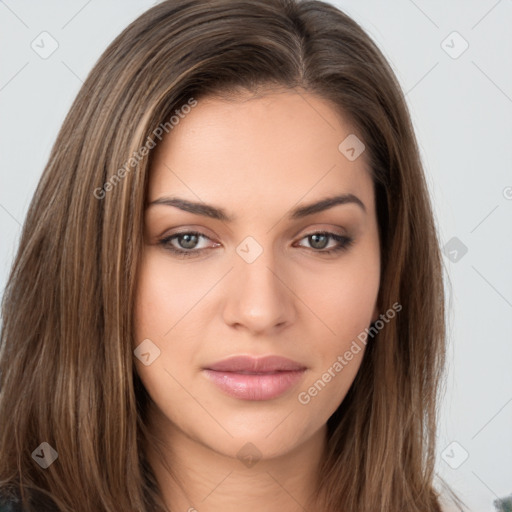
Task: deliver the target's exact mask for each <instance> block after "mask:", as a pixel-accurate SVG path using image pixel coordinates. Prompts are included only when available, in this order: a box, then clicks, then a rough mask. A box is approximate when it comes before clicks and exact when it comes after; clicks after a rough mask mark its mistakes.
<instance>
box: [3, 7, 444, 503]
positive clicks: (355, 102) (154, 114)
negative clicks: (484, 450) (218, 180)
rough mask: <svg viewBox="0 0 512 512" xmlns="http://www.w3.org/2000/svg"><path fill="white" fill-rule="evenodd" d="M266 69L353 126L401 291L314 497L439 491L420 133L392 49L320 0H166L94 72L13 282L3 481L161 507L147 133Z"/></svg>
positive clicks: (65, 497) (438, 277)
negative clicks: (148, 339)
mask: <svg viewBox="0 0 512 512" xmlns="http://www.w3.org/2000/svg"><path fill="white" fill-rule="evenodd" d="M273 86H284V87H286V88H289V89H290V90H295V91H297V92H298V91H299V90H301V89H302V90H307V91H308V92H312V93H315V94H317V95H319V96H320V97H322V98H324V99H325V100H328V101H330V102H331V104H332V105H333V108H336V109H337V110H338V112H339V113H340V115H343V116H345V118H346V119H349V120H350V121H351V122H352V123H353V125H354V126H355V127H356V128H357V130H358V132H357V133H359V134H360V137H361V138H362V140H363V141H364V144H365V145H366V151H367V155H368V156H369V158H370V162H371V172H372V177H373V181H374V187H375V193H376V204H377V214H378V222H379V231H380V238H381V248H382V251H381V254H382V263H381V264H382V269H381V275H382V278H381V286H380V292H379V298H378V305H379V308H380V310H381V311H385V310H386V309H388V308H389V307H390V306H391V305H392V304H395V303H399V304H400V305H401V306H402V308H403V309H402V311H401V312H400V314H398V315H397V316H396V318H394V319H393V321H391V322H389V323H388V325H386V328H385V329H382V330H381V331H380V332H379V333H378V334H377V335H376V336H375V337H374V338H373V339H371V340H370V341H369V343H368V345H367V349H366V352H365V355H364V359H363V362H362V365H361V368H360V370H359V372H358V374H357V376H356V379H355V381H354V383H353V385H352V387H351V388H350V390H349V393H348V395H347V396H346V398H345V399H344V401H343V403H342V404H341V405H340V407H339V409H338V410H337V411H336V412H335V413H334V414H333V416H332V417H331V418H330V419H329V421H328V450H327V453H326V454H325V457H324V459H323V465H322V467H321V468H320V478H319V481H320V482H321V484H322V485H321V486H320V487H319V489H318V503H321V504H322V507H323V508H322V510H328V511H340V510H350V511H354V512H355V511H358V512H369V511H371V512H378V511H381V512H384V511H385V512H396V511H402V510H407V511H408V512H420V511H421V512H438V511H440V510H441V508H440V502H439V496H438V491H437V490H436V489H435V485H434V477H435V471H434V465H435V449H436V444H435V432H436V420H437V418H436V411H437V406H438V400H439V392H440V389H441V387H440V386H441V384H442V377H443V368H444V358H445V336H446V334H445V324H444V322H445V318H444V311H445V304H444V296H443V293H444V292H443V279H442V260H441V256H440V250H439V244H438V238H437V234H436V228H435V222H434V218H433V212H432V208H431V205H430V200H429V196H428V190H427V186H426V183H425V179H424V175H423V170H422V164H421V161H420V157H419V152H418V147H417V143H416V140H415V135H414V131H413V127H412V125H411V121H410V117H409V113H408V109H407V106H406V102H405V100H404V96H403V93H402V91H401V89H400V86H399V84H398V82H397V80H396V78H395V76H394V73H393V71H392V70H391V68H390V66H389V64H388V63H387V61H386V59H385V58H384V56H383V55H382V53H381V51H380V50H379V49H378V47H377V46H376V44H375V43H374V42H373V41H372V40H371V39H370V38H369V37H368V35H367V34H366V33H365V32H364V30H363V29H362V28H361V27H360V26H359V25H358V24H357V23H356V22H354V21H353V20H352V19H350V18H349V17H348V16H347V15H345V14H344V13H343V12H341V11H340V10H338V9H337V8H335V7H334V6H332V5H330V4H328V3H324V2H321V1H316V0H306V1H300V0H253V1H250V2H249V1H241V0H209V1H204V0H167V1H164V2H162V3H160V4H159V5H157V6H155V7H153V8H151V9H150V10H148V11H147V12H146V13H144V14H143V15H142V16H140V17H139V18H138V19H136V20H135V21H134V22H133V23H131V24H130V25H129V26H128V27H127V28H126V29H125V30H124V31H123V32H122V33H121V34H120V35H119V36H118V37H117V38H116V39H115V40H114V41H113V42H112V43H111V44H110V46H109V47H108V48H107V49H106V51H105V52H104V53H103V55H102V56H101V58H100V59H99V61H98V62H97V64H96V65H95V66H94V68H93V69H92V71H91V72H90V74H89V76H88V77H87V79H86V81H85V83H84V85H83V87H82V88H81V90H80V92H79V94H78V95H77V98H76V100H75V101H74V103H73V105H72V107H71V109H70V111H69V113H68V115H67V117H66V119H65V121H64V123H63V126H62V129H61V131H60V133H59V134H58V137H57V139H56V142H55V144H54V147H53V149H52V152H51V155H50V157H49V161H48V163H47V165H46V168H45V170H44V173H43V175H42V178H41V180H40V183H39V185H38V188H37V190H36V193H35V195H34V198H33V200H32V202H31V204H30V208H29V211H28V214H27V217H26V221H25V223H24V227H23V232H22V236H21V241H20V244H19V249H18V252H17V255H16V258H15V261H14V264H13V267H12V271H11V274H10V277H9V280H8V284H7V287H6V290H5V293H4V297H3V303H2V318H3V327H2V333H1V361H0V385H1V391H0V490H1V491H2V492H3V493H4V494H8V493H9V492H14V491H17V492H19V493H21V494H22V496H23V498H26V499H27V503H28V502H29V501H32V502H33V503H42V502H39V501H37V500H41V499H43V498H42V497H44V496H47V497H48V498H51V499H52V500H53V502H54V503H56V504H57V505H58V506H59V507H60V510H63V511H64V510H67V511H74V512H90V511H91V510H95V511H98V512H99V511H105V512H107V511H108V512H114V511H115V512H118V511H120V510H121V511H130V510H137V511H144V512H146V511H150V510H161V509H163V505H162V503H161V499H160V497H159V492H158V486H157V484H156V480H155V478H154V475H153V473H152V470H151V468H150V466H149V464H148V463H147V460H146V458H145V454H144V453H145V452H144V446H145V444H144V443H145V441H146V440H147V432H146V431H145V411H146V406H147V404H148V400H149V397H148V395H147V393H146V392H145V390H144V388H143V386H142V384H141V382H140V380H139V379H138V377H137V374H136V372H135V365H134V362H133V353H132V345H133V343H132V342H133V332H134V325H133V305H134V295H135V290H136V281H137V270H138V263H139V258H140V255H141V250H142V226H143V211H144V202H145V196H146V188H147V182H148V169H149V167H150V164H151V155H152V151H151V148H152V147H154V146H155V145H156V144H157V143H158V140H159V139H160V138H161V137H160V135H161V134H162V133H163V131H165V132H168V131H169V130H170V129H171V128H172V121H169V120H170V119H171V118H172V116H173V115H174V114H175V113H176V110H179V112H181V113H183V112H185V113H186V109H185V107H184V106H185V105H189V107H187V108H189V109H190V108H192V107H191V106H190V105H193V104H194V103H193V102H194V101H196V102H197V101H201V98H204V97H205V96H208V95H213V94H224V95H227V96H229V94H231V93H234V92H235V91H237V90H240V89H245V90H249V91H257V90H260V89H262V90H263V89H264V88H265V87H273ZM178 117H179V116H178ZM144 147H146V148H147V150H146V151H144V150H143V148H144ZM42 442H46V443H48V444H49V445H50V446H51V447H53V448H54V449H55V450H56V452H57V453H58V459H57V461H55V462H54V463H53V464H51V465H50V466H49V467H48V468H46V469H42V468H41V467H39V465H38V464H36V462H35V459H34V458H33V457H32V456H31V454H32V453H33V451H34V450H36V449H37V448H38V446H39V445H40V443H42ZM36 492H37V493H38V498H37V499H36V498H35V497H34V496H35V493H36ZM37 510H41V507H40V506H39V507H38V508H37Z"/></svg>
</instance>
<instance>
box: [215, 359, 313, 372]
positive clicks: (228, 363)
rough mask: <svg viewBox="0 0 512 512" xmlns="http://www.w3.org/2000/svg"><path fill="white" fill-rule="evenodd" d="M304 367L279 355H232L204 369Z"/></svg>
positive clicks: (279, 369)
mask: <svg viewBox="0 0 512 512" xmlns="http://www.w3.org/2000/svg"><path fill="white" fill-rule="evenodd" d="M305 368H306V367H305V366H304V365H302V364H300V363H298V362H296V361H292V360H291V359H288V358H286V357H281V356H275V355H272V356H265V357H253V356H232V357H228V358H227V359H223V360H222V361H218V362H216V363H213V364H211V365H208V366H207V367H206V368H205V369H206V370H214V371H217V372H218V371H224V372H253V373H270V372H277V371H293V370H304V369H305Z"/></svg>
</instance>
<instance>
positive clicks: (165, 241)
mask: <svg viewBox="0 0 512 512" xmlns="http://www.w3.org/2000/svg"><path fill="white" fill-rule="evenodd" d="M184 235H195V236H198V237H204V238H208V239H209V237H207V236H206V235H204V234H203V233H200V232H198V231H183V232H182V233H175V234H174V235H171V236H167V237H164V238H162V239H160V240H159V241H158V244H159V245H162V246H163V247H164V248H165V249H166V250H168V251H170V252H172V253H173V254H175V255H176V256H177V257H179V258H190V257H194V256H197V255H199V254H200V253H202V252H203V251H206V250H207V248H203V249H189V250H185V249H177V248H176V247H174V246H172V245H171V243H170V242H171V241H172V240H173V239H175V238H179V237H181V236H184ZM313 235H327V236H328V237H329V238H331V239H333V240H336V242H338V244H339V245H337V246H336V247H333V248H332V249H327V250H322V249H314V248H309V247H306V249H310V250H311V251H313V252H316V253H319V254H326V255H331V254H335V253H339V252H342V251H346V250H347V249H348V248H349V247H350V246H351V245H352V243H353V242H354V239H353V238H351V237H348V236H342V235H337V234H336V233H330V232H329V231H315V232H313V233H309V234H308V235H305V236H303V237H302V238H301V240H303V239H304V238H309V237H311V236H313Z"/></svg>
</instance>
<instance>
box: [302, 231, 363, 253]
mask: <svg viewBox="0 0 512 512" xmlns="http://www.w3.org/2000/svg"><path fill="white" fill-rule="evenodd" d="M304 239H307V240H308V241H309V243H310V245H311V246H312V247H311V249H312V250H314V252H318V253H321V254H333V253H336V252H341V251H344V250H346V249H348V248H349V247H350V245H351V244H352V243H353V241H354V240H353V238H351V237H348V236H342V235H338V234H336V233H330V232H329V231H316V232H315V233H310V234H309V235H306V236H305V237H304V238H302V240H304ZM329 240H334V241H335V242H336V244H335V245H334V247H331V248H330V249H325V247H326V246H327V245H328V241H329Z"/></svg>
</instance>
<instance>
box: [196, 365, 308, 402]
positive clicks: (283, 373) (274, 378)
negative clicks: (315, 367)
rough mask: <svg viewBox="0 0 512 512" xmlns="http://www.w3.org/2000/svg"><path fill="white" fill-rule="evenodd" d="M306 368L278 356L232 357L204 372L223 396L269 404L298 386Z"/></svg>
mask: <svg viewBox="0 0 512 512" xmlns="http://www.w3.org/2000/svg"><path fill="white" fill-rule="evenodd" d="M306 370H307V367H306V366H304V365H302V364H300V363H298V362H296V361H292V360H291V359H287V358H284V357H280V356H267V357H263V358H255V357H251V356H234V357H231V358H228V359H225V360H223V361H219V362H217V363H214V364H211V365H209V366H208V367H205V368H203V372H204V374H205V375H206V377H207V378H208V379H209V380H210V381H211V382H212V383H213V384H215V385H216V386H217V387H218V388H219V389H220V390H221V391H222V392H224V393H225V394H227V395H229V396H231V397H234V398H238V399H241V400H256V401H261V400H271V399H273V398H277V397H279V396H281V395H282V394H284V393H285V392H286V391H288V390H289V389H291V388H292V387H294V386H295V385H297V383H298V382H299V381H300V380H301V379H302V377H303V375H304V373H305V371H306Z"/></svg>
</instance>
